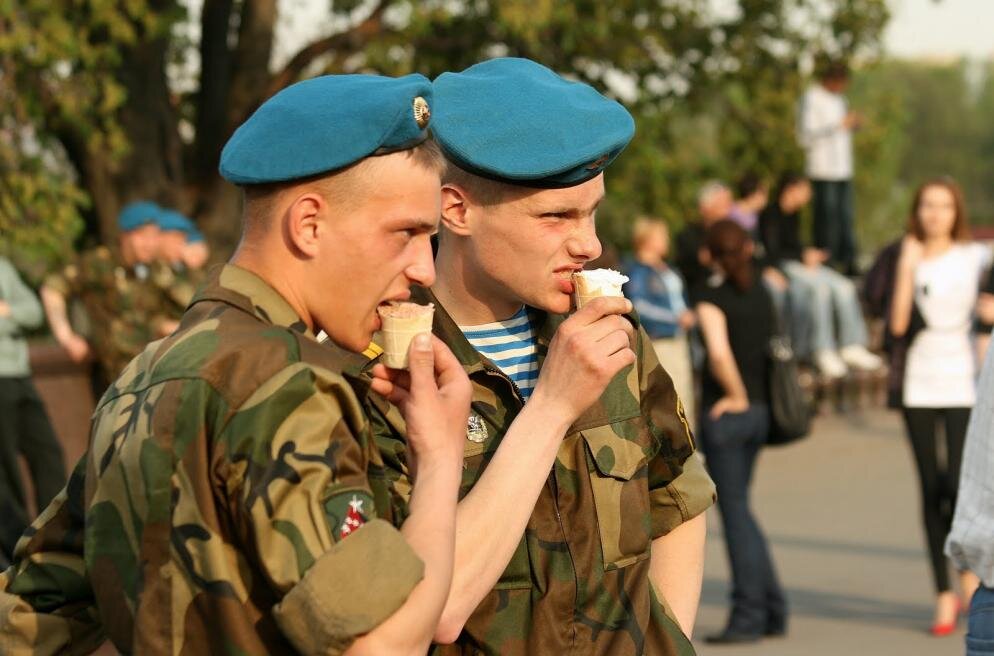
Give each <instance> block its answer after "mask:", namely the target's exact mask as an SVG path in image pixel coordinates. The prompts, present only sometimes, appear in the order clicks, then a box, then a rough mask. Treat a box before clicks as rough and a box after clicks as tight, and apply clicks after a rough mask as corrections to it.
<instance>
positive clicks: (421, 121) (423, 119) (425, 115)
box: [414, 96, 431, 130]
mask: <svg viewBox="0 0 994 656" xmlns="http://www.w3.org/2000/svg"><path fill="white" fill-rule="evenodd" d="M429 120H431V108H430V107H428V101H427V100H425V99H424V98H422V97H421V96H418V97H417V98H415V99H414V121H415V122H416V123H417V124H418V127H419V128H421V129H422V130H423V129H424V128H426V127H427V126H428V121H429Z"/></svg>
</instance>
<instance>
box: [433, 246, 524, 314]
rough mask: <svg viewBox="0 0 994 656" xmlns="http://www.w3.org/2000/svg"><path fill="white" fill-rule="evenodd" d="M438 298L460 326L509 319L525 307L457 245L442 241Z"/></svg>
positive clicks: (437, 274)
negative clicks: (509, 295)
mask: <svg viewBox="0 0 994 656" xmlns="http://www.w3.org/2000/svg"><path fill="white" fill-rule="evenodd" d="M431 291H432V293H434V294H435V298H437V299H438V302H439V303H441V304H442V307H444V308H445V311H446V312H448V314H449V316H450V317H452V320H453V321H455V322H456V324H457V325H460V326H478V325H480V324H485V323H492V322H494V321H502V320H504V319H507V318H509V317H511V316H514V314H515V313H516V312H517V311H518V310H520V309H521V302H520V301H518V300H517V299H509V298H505V295H504V294H502V293H501V290H500V288H499V287H498V286H497V285H496V284H495V282H494V281H493V280H492V279H491V278H490V277H489V276H487V275H486V274H485V273H484V272H483V271H482V270H481V269H480V268H479V267H478V266H477V265H475V264H474V263H472V262H470V261H468V260H467V258H466V257H465V254H464V253H461V252H458V249H457V248H456V247H453V246H450V245H448V244H444V243H443V244H442V245H440V247H439V250H438V255H437V256H436V258H435V284H434V285H432V287H431Z"/></svg>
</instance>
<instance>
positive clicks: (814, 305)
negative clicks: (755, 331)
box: [783, 260, 868, 353]
mask: <svg viewBox="0 0 994 656" xmlns="http://www.w3.org/2000/svg"><path fill="white" fill-rule="evenodd" d="M783 268H784V271H786V273H787V277H788V278H789V279H790V286H791V288H792V296H793V295H795V294H796V295H797V296H798V297H799V298H800V299H807V308H808V309H809V311H810V312H811V313H812V317H811V324H810V325H811V329H812V332H811V341H810V346H811V351H812V352H814V353H817V352H818V351H822V350H829V351H834V350H837V349H839V348H842V347H843V346H850V345H852V344H859V345H860V346H866V343H867V339H868V338H867V334H866V322H865V321H864V320H863V310H862V308H860V306H859V297H858V296H857V295H856V285H854V284H853V282H852V281H851V280H849V278H846V277H845V276H844V275H842V274H841V273H839V272H838V271H836V270H834V269H830V268H829V267H827V266H817V267H814V268H810V267H806V266H804V265H803V264H801V263H800V262H797V261H795V260H790V261H787V262H784V264H783ZM798 302H799V303H800V302H803V301H798ZM836 327H837V328H838V330H836Z"/></svg>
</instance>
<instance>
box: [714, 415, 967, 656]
mask: <svg viewBox="0 0 994 656" xmlns="http://www.w3.org/2000/svg"><path fill="white" fill-rule="evenodd" d="M913 467H914V465H913V463H912V460H911V454H910V452H909V450H908V448H907V445H906V443H905V440H904V434H903V429H902V426H901V424H900V422H899V417H898V415H897V414H895V413H892V412H885V411H882V410H879V411H877V410H875V411H868V412H866V413H856V414H848V415H845V416H841V415H830V416H827V417H824V418H820V419H819V420H818V422H817V424H816V426H815V431H814V433H813V434H812V435H811V436H810V437H809V438H808V439H806V440H804V441H803V442H801V443H799V444H796V445H793V446H788V447H784V448H780V449H767V450H766V451H765V452H764V453H763V454H762V456H761V458H760V462H759V466H758V468H757V471H756V476H755V483H754V493H753V506H754V509H755V511H756V513H757V515H758V517H759V520H760V522H761V524H762V525H763V527H764V528H765V530H766V533H767V536H768V537H769V538H770V541H771V545H772V550H773V552H774V558H775V560H776V563H777V566H778V568H779V572H780V578H781V581H782V583H783V584H784V586H785V587H786V590H787V595H788V598H789V600H790V604H791V611H792V614H791V623H790V631H789V634H788V636H787V637H786V638H782V639H776V640H766V641H763V642H761V643H758V644H756V645H750V646H709V645H706V644H705V643H704V642H703V640H702V637H703V636H704V635H707V634H708V633H713V632H716V631H718V630H720V629H721V628H722V626H723V624H724V622H725V618H726V612H727V599H728V590H729V578H728V568H727V560H726V556H725V545H724V541H723V538H722V536H721V530H720V523H719V521H718V516H717V514H716V513H714V512H713V511H712V512H711V514H710V516H709V517H708V527H709V536H710V537H709V541H708V542H709V544H708V549H707V561H706V564H705V573H704V591H703V598H702V602H701V611H700V614H699V615H698V621H697V627H696V630H695V637H696V638H697V640H696V641H695V643H696V644H697V647H698V653H699V655H700V656H753V655H760V654H762V655H763V656H782V655H786V654H790V655H803V656H821V655H823V654H832V655H837V654H838V655H842V654H844V655H859V656H862V655H864V654H865V655H867V656H919V655H921V656H933V655H935V656H946V655H949V656H953V655H959V656H962V654H963V653H964V647H963V629H962V628H961V629H960V631H958V632H957V633H956V634H954V635H953V636H950V637H947V638H933V637H931V636H929V635H928V634H927V629H928V627H929V624H930V622H931V618H932V609H933V607H932V603H933V587H932V581H931V574H930V573H929V570H928V564H927V561H926V557H925V546H924V535H923V530H922V528H921V522H920V520H919V500H918V489H917V483H916V481H915V473H914V469H913Z"/></svg>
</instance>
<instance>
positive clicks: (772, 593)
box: [747, 405, 787, 635]
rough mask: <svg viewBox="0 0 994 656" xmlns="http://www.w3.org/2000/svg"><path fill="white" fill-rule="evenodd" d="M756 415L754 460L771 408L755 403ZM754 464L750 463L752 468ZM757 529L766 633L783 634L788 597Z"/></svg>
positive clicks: (751, 445) (767, 429) (766, 430)
mask: <svg viewBox="0 0 994 656" xmlns="http://www.w3.org/2000/svg"><path fill="white" fill-rule="evenodd" d="M751 410H752V412H753V413H754V415H755V433H754V438H753V440H752V441H751V442H750V443H749V444H748V445H747V448H748V449H749V451H751V453H752V460H753V462H755V458H756V457H757V456H758V455H759V451H760V450H761V449H762V447H763V445H764V444H766V440H767V438H768V437H769V434H770V410H769V406H766V405H754V406H752V408H751ZM751 467H752V465H750V468H751ZM756 529H757V531H758V532H759V540H760V544H761V545H762V571H763V579H764V588H765V591H766V628H765V630H764V633H765V634H766V635H783V634H784V633H786V631H787V597H786V595H785V594H784V592H783V588H782V587H781V585H780V578H779V576H778V575H777V570H776V566H775V565H774V564H773V556H772V554H771V553H770V547H769V543H768V542H767V540H766V536H765V535H764V534H763V530H762V528H761V527H760V525H759V522H758V521H757V522H756Z"/></svg>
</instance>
